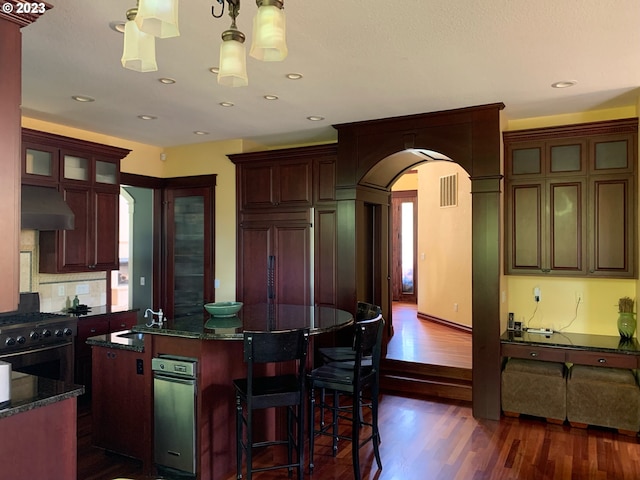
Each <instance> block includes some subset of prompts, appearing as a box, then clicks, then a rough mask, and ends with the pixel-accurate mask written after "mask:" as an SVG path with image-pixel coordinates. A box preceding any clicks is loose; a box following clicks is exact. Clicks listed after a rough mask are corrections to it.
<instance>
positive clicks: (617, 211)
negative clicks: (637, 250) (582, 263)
mask: <svg viewBox="0 0 640 480" xmlns="http://www.w3.org/2000/svg"><path fill="white" fill-rule="evenodd" d="M632 190H633V178H632V177H631V176H629V177H627V178H619V177H616V178H608V177H602V178H594V179H593V180H592V183H591V198H592V203H591V208H592V213H591V216H592V219H591V222H592V228H593V235H592V237H593V244H592V246H591V250H592V255H591V258H592V264H591V265H590V273H592V274H604V275H611V274H612V273H613V274H616V275H619V276H623V277H632V276H633V275H634V271H635V259H634V258H633V248H630V247H632V246H633V245H634V244H635V242H634V241H633V239H634V234H635V222H633V218H634V215H632V212H633V211H634V206H633V202H632V198H633V196H632Z"/></svg>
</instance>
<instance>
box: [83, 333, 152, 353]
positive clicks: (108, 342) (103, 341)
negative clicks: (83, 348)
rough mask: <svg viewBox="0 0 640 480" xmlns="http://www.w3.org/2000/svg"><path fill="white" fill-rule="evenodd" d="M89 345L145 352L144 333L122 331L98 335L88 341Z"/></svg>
mask: <svg viewBox="0 0 640 480" xmlns="http://www.w3.org/2000/svg"><path fill="white" fill-rule="evenodd" d="M87 345H93V346H98V347H107V348H114V349H116V350H130V351H133V352H144V333H137V332H133V331H131V330H122V331H120V332H112V333H106V334H104V335H96V336H95V337H89V338H88V339H87Z"/></svg>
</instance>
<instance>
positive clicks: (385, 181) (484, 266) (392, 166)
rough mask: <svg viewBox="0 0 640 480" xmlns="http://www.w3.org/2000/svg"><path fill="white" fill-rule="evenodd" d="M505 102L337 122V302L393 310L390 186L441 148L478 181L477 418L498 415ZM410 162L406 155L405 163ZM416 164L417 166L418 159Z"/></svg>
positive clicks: (474, 237)
mask: <svg viewBox="0 0 640 480" xmlns="http://www.w3.org/2000/svg"><path fill="white" fill-rule="evenodd" d="M503 108H504V104H501V103H499V104H491V105H484V106H478V107H469V108H464V109H458V110H451V111H446V112H436V113H428V114H422V115H411V116H406V117H398V118H389V119H381V120H373V121H366V122H358V123H351V124H342V125H336V126H335V128H336V129H337V130H338V161H337V165H336V180H337V195H338V208H337V210H338V212H337V219H338V252H337V255H338V292H339V298H338V306H339V307H344V308H349V305H353V304H355V302H356V301H357V299H358V298H368V299H371V300H374V301H376V302H377V303H379V304H380V305H381V306H382V309H383V314H384V315H386V316H387V317H388V316H389V315H390V309H391V300H390V292H391V289H390V272H389V263H390V262H389V255H390V253H389V242H388V235H387V234H386V233H387V232H388V229H389V196H390V185H391V184H392V183H393V181H394V180H395V178H396V177H397V176H398V175H400V174H401V173H402V172H403V171H405V170H406V169H407V168H410V167H411V166H412V165H413V164H417V163H420V162H421V161H423V160H424V157H423V158H420V159H419V160H418V159H415V160H414V159H411V156H410V155H402V156H398V155H394V154H397V153H398V152H401V151H405V150H411V151H416V152H423V151H425V150H429V151H431V152H439V153H440V154H442V155H445V156H446V157H449V158H450V159H453V160H454V161H455V162H456V163H458V164H459V165H460V166H462V167H463V168H464V169H465V170H466V171H467V172H468V173H469V176H470V178H471V184H472V212H473V213H472V239H471V241H472V251H473V253H472V271H473V275H472V277H473V279H472V285H473V286H472V290H473V292H472V299H473V300H472V305H473V333H472V338H473V355H472V356H473V415H474V417H476V418H488V419H499V418H500V243H501V242H500V205H501V190H500V184H501V179H502V175H501V173H500V172H501V147H500V145H501V143H500V134H501V130H500V110H502V109H503ZM400 159H404V160H400ZM412 162H413V163H412Z"/></svg>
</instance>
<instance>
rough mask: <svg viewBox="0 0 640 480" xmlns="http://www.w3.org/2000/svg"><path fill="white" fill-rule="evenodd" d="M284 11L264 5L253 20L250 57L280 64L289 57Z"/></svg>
mask: <svg viewBox="0 0 640 480" xmlns="http://www.w3.org/2000/svg"><path fill="white" fill-rule="evenodd" d="M287 53H288V50H287V42H286V38H285V15H284V10H282V9H281V8H278V7H277V6H275V5H262V6H260V8H258V11H257V13H256V16H255V17H254V18H253V36H252V41H251V50H250V53H249V54H250V55H251V56H252V57H253V58H257V59H258V60H262V61H263V62H279V61H281V60H284V59H285V58H286V57H287Z"/></svg>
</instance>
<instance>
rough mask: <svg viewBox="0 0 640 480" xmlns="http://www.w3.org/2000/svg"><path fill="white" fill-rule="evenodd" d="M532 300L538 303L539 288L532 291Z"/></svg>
mask: <svg viewBox="0 0 640 480" xmlns="http://www.w3.org/2000/svg"><path fill="white" fill-rule="evenodd" d="M533 300H534V301H535V302H539V301H540V288H539V287H536V288H534V289H533Z"/></svg>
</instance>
